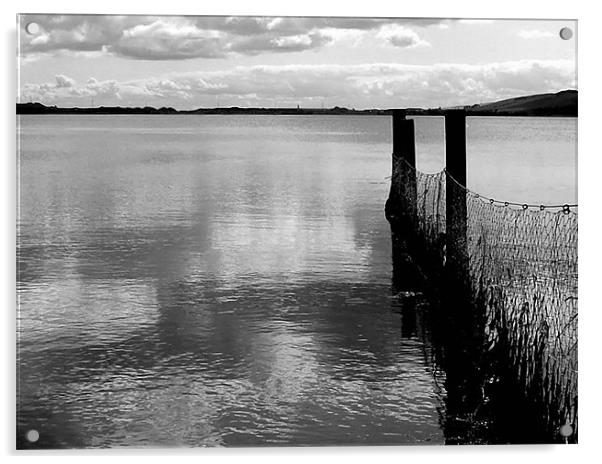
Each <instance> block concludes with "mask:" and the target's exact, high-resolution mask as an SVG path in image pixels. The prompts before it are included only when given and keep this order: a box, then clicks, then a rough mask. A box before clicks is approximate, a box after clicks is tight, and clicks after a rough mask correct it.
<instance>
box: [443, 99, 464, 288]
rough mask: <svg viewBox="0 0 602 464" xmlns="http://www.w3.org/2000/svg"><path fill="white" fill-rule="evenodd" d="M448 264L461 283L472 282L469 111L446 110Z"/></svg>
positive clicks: (451, 272) (455, 277)
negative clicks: (468, 152)
mask: <svg viewBox="0 0 602 464" xmlns="http://www.w3.org/2000/svg"><path fill="white" fill-rule="evenodd" d="M445 166H446V170H447V174H448V175H447V178H446V182H445V202H446V205H445V217H446V219H445V223H446V226H445V227H446V265H445V266H446V268H448V270H449V271H450V273H449V274H448V275H450V276H451V277H452V279H453V280H454V281H456V282H457V283H460V282H462V283H463V284H467V283H468V250H467V237H466V233H467V215H466V214H467V210H466V190H465V186H466V112H465V111H464V110H448V111H446V112H445Z"/></svg>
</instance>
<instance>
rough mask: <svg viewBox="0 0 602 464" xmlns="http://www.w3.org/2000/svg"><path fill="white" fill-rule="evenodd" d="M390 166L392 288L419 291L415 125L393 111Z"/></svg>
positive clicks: (389, 203)
mask: <svg viewBox="0 0 602 464" xmlns="http://www.w3.org/2000/svg"><path fill="white" fill-rule="evenodd" d="M392 129H393V156H392V158H393V165H392V176H391V190H390V193H389V199H388V200H387V204H386V207H385V214H386V216H387V219H388V220H389V222H390V223H391V240H392V247H393V250H392V251H393V256H392V257H393V288H394V291H395V292H401V291H413V290H416V289H417V288H419V287H420V275H421V274H420V272H418V268H417V266H416V262H415V260H414V258H413V257H412V255H411V253H412V251H414V252H415V251H417V250H416V248H417V246H416V237H417V234H416V232H417V231H416V199H417V195H416V170H415V167H416V148H415V140H414V139H415V137H414V121H413V120H411V119H406V112H405V110H393V126H392Z"/></svg>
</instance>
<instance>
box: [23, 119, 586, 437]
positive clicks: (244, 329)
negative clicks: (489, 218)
mask: <svg viewBox="0 0 602 464" xmlns="http://www.w3.org/2000/svg"><path fill="white" fill-rule="evenodd" d="M19 125H20V128H19V133H20V136H19V143H20V159H19V206H20V209H19V215H18V232H19V240H18V250H17V251H18V258H19V263H18V298H19V314H18V357H19V373H18V380H19V385H18V388H19V395H18V396H19V397H18V433H19V434H20V436H21V435H23V434H24V433H25V431H27V430H29V429H37V430H39V431H40V441H39V442H38V445H39V446H51V447H104V446H174V445H175V446H178V445H184V446H211V445H266V444H274V445H276V444H280V445H302V444H315V445H321V444H404V443H409V444H424V443H443V442H444V430H443V429H444V425H445V411H444V409H445V408H444V404H445V395H446V392H445V388H444V387H443V385H444V376H445V373H444V372H441V371H440V370H438V369H436V368H435V366H434V364H433V360H432V359H433V358H432V354H431V352H432V349H431V346H430V343H429V335H428V328H427V327H425V324H424V323H423V320H422V316H421V312H420V311H419V310H417V309H416V305H415V304H414V303H412V304H410V303H409V298H411V297H408V298H404V296H403V295H401V296H400V295H397V294H396V291H394V290H393V289H392V283H391V275H392V263H391V238H390V229H389V226H388V223H387V222H386V220H385V219H384V214H383V207H384V202H385V200H386V197H387V193H388V188H389V183H388V180H386V179H385V177H386V176H389V175H390V168H391V160H390V151H391V134H390V118H389V117H336V116H326V117H320V116H292V117H287V116H169V117H164V116H56V115H55V116H21V117H20V118H19ZM575 132H576V120H575V119H560V118H558V119H553V120H547V119H538V118H529V119H519V118H516V119H507V118H490V119H488V120H484V119H478V118H476V119H469V127H468V131H467V133H468V139H469V149H468V151H469V174H468V182H469V187H471V188H473V189H475V190H480V191H482V192H483V194H489V195H491V196H495V197H499V198H501V199H507V200H509V201H514V200H518V201H521V202H524V201H529V202H535V203H541V202H560V203H566V202H572V201H574V200H575V199H576V193H575V190H576V189H575V176H576V158H575V156H576V154H575V153H576V151H575V146H574V145H575ZM442 140H443V121H442V119H439V118H418V122H417V143H418V153H419V155H418V156H419V162H418V166H419V168H421V169H423V170H425V171H436V170H438V169H440V168H441V167H442V165H443V161H442V160H443V143H442ZM502 158H503V160H502ZM525 170H526V171H528V172H527V173H525ZM510 185H511V186H512V187H509V186H510ZM525 197H527V198H525Z"/></svg>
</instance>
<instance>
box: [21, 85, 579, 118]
mask: <svg viewBox="0 0 602 464" xmlns="http://www.w3.org/2000/svg"><path fill="white" fill-rule="evenodd" d="M577 106H578V105H577V90H563V91H562V92H558V93H551V94H539V95H529V96H524V97H517V98H511V99H507V100H501V101H499V102H493V103H484V104H476V105H470V106H460V107H454V108H429V109H425V108H404V109H405V110H406V112H407V113H408V114H411V115H441V114H444V113H445V111H446V110H449V109H463V110H465V111H466V113H467V114H468V115H471V116H577ZM393 111H394V109H365V110H356V109H349V108H344V107H339V106H335V107H333V108H298V107H297V108H243V107H237V106H232V107H227V108H197V109H194V110H176V109H175V108H172V107H161V108H154V107H151V106H145V107H122V106H99V107H93V108H80V107H57V106H46V105H44V104H42V103H37V102H29V103H17V114H271V115H304V114H315V115H390V114H392V113H393Z"/></svg>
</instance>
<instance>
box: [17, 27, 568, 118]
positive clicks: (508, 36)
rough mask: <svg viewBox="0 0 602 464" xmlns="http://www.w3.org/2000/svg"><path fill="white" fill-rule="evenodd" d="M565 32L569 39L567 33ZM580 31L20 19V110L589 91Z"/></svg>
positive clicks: (365, 102) (456, 99)
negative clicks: (33, 104) (32, 104)
mask: <svg viewBox="0 0 602 464" xmlns="http://www.w3.org/2000/svg"><path fill="white" fill-rule="evenodd" d="M31 24H35V26H33V27H31ZM563 27H569V28H571V29H572V31H573V32H574V35H573V37H572V38H571V39H569V40H563V39H562V38H561V37H560V35H559V31H560V30H561V29H562V28H563ZM576 28H577V24H576V22H575V21H569V20H567V21H565V20H516V19H513V20H461V19H438V18H423V19H418V18H344V17H337V18H320V17H251V16H234V17H225V16H139V15H132V16H115V15H111V16H102V15H20V16H19V18H18V59H19V95H18V101H20V102H29V101H37V102H41V103H44V104H47V105H58V106H101V105H104V106H109V105H119V106H155V107H163V106H166V107H174V108H176V109H192V108H198V107H217V106H219V107H228V106H243V107H296V106H297V105H299V106H300V107H302V108H308V107H322V106H324V107H327V108H329V107H333V106H343V107H347V108H356V109H364V108H404V107H424V108H436V107H446V106H456V105H469V104H475V103H482V102H489V101H496V100H500V99H504V98H511V97H516V96H521V95H529V94H536V93H547V92H558V91H561V90H565V89H575V88H577V75H576V67H577V66H576V35H577V34H576V32H577V31H576Z"/></svg>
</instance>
